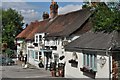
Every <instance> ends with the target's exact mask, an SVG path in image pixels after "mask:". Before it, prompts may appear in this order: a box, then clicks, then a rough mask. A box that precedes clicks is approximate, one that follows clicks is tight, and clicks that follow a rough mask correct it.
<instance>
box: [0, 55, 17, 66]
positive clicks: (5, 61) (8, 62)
mask: <svg viewBox="0 0 120 80" xmlns="http://www.w3.org/2000/svg"><path fill="white" fill-rule="evenodd" d="M14 63H15V62H14V61H13V60H12V59H11V58H8V57H2V58H0V65H13V64H14Z"/></svg>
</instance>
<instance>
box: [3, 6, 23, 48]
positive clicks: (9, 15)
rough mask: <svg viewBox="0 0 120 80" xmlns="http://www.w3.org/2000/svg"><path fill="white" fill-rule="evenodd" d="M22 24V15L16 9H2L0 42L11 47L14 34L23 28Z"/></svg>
mask: <svg viewBox="0 0 120 80" xmlns="http://www.w3.org/2000/svg"><path fill="white" fill-rule="evenodd" d="M23 24H24V23H23V16H22V15H21V14H19V13H18V12H17V11H16V10H13V9H11V8H10V9H7V10H2V43H7V45H8V47H9V48H11V49H13V48H14V46H15V45H14V40H15V36H16V35H18V34H19V33H20V32H21V31H22V30H23V28H22V26H23Z"/></svg>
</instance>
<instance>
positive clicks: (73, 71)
mask: <svg viewBox="0 0 120 80" xmlns="http://www.w3.org/2000/svg"><path fill="white" fill-rule="evenodd" d="M72 53H73V52H68V51H67V52H65V62H66V64H65V77H66V78H90V77H89V76H86V75H83V72H82V71H81V70H80V68H83V53H82V52H76V53H77V56H78V59H77V61H78V66H77V67H71V63H69V62H68V61H69V60H70V59H72ZM101 56H103V55H97V73H96V76H95V78H109V57H108V56H104V57H105V58H106V63H105V65H104V66H103V67H100V63H99V58H100V57H101Z"/></svg>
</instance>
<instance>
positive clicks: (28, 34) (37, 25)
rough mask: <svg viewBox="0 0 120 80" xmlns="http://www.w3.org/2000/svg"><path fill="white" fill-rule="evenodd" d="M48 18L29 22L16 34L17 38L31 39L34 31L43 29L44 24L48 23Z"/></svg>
mask: <svg viewBox="0 0 120 80" xmlns="http://www.w3.org/2000/svg"><path fill="white" fill-rule="evenodd" d="M48 21H49V19H46V20H43V21H39V22H38V21H35V22H31V24H30V25H28V26H27V27H26V28H25V29H24V30H23V31H22V32H21V33H20V34H18V35H17V37H16V39H17V38H23V39H26V40H32V39H33V38H34V35H35V33H38V32H41V31H43V29H44V27H45V25H46V24H47V23H48Z"/></svg>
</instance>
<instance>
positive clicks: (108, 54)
mask: <svg viewBox="0 0 120 80" xmlns="http://www.w3.org/2000/svg"><path fill="white" fill-rule="evenodd" d="M106 55H107V56H108V57H109V80H111V72H112V71H111V53H109V51H108V50H106Z"/></svg>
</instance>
